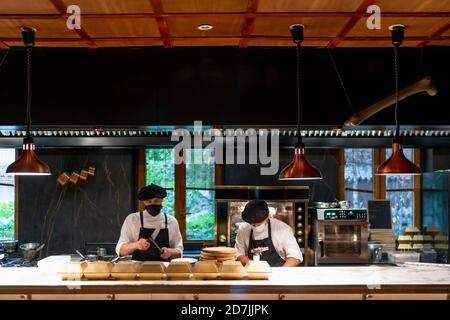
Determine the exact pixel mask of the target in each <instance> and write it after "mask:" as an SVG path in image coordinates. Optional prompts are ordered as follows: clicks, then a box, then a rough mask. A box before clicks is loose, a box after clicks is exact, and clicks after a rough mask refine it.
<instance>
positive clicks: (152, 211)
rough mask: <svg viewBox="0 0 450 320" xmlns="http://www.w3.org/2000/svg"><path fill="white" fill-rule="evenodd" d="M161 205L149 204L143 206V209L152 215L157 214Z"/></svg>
mask: <svg viewBox="0 0 450 320" xmlns="http://www.w3.org/2000/svg"><path fill="white" fill-rule="evenodd" d="M161 208H162V205H160V204H151V205H149V206H145V210H147V212H148V213H150V214H151V215H152V216H153V217H155V216H157V215H158V214H159V213H160V212H161Z"/></svg>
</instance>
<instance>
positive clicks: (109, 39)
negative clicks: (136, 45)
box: [0, 36, 450, 43]
mask: <svg viewBox="0 0 450 320" xmlns="http://www.w3.org/2000/svg"><path fill="white" fill-rule="evenodd" d="M91 39H92V40H93V41H114V40H118V41H120V40H130V41H142V40H161V38H160V37H99V38H91ZM171 39H172V40H177V41H192V40H208V39H210V40H220V39H222V40H224V39H234V40H240V39H241V37H236V36H231V37H223V36H211V37H206V36H202V37H172V38H171ZM332 39H334V37H305V41H330V40H332ZM249 40H262V41H273V40H292V38H291V37H289V36H250V39H249ZM390 40H391V37H390V36H385V37H361V36H359V37H345V38H344V40H343V41H373V42H376V41H390ZM404 40H405V41H426V40H430V41H436V40H450V36H436V37H427V36H423V37H420V36H414V37H405V39H404ZM9 41H12V42H16V41H20V42H22V38H18V37H15V38H5V37H0V43H1V42H9ZM36 41H37V42H39V41H43V42H79V41H84V39H80V38H36Z"/></svg>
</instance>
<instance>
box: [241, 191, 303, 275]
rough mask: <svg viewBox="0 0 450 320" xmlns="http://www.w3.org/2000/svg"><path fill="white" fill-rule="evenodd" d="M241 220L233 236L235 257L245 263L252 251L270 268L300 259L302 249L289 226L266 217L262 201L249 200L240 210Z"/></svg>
mask: <svg viewBox="0 0 450 320" xmlns="http://www.w3.org/2000/svg"><path fill="white" fill-rule="evenodd" d="M242 220H244V221H245V222H246V223H242V224H241V225H240V226H239V229H238V232H237V236H236V245H235V247H236V249H237V255H236V259H237V260H238V261H240V262H241V263H242V264H243V265H246V264H247V263H248V261H249V260H250V259H253V256H254V255H255V254H257V255H260V260H265V261H267V262H268V263H269V265H270V266H271V267H295V266H298V265H299V264H300V263H301V262H302V261H303V256H302V252H301V251H300V248H299V246H298V244H297V241H296V240H295V237H294V234H293V232H292V229H291V227H290V226H289V225H287V224H286V223H284V222H282V221H280V220H278V219H275V218H269V208H268V207H267V203H266V202H265V201H263V200H252V201H250V202H248V203H247V205H246V206H245V208H244V211H243V212H242Z"/></svg>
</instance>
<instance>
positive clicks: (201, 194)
mask: <svg viewBox="0 0 450 320" xmlns="http://www.w3.org/2000/svg"><path fill="white" fill-rule="evenodd" d="M214 223H215V214H214V191H213V190H186V239H188V240H214Z"/></svg>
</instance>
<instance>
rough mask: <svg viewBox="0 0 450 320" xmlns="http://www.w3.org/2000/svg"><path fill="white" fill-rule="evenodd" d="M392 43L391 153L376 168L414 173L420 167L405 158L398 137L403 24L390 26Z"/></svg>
mask: <svg viewBox="0 0 450 320" xmlns="http://www.w3.org/2000/svg"><path fill="white" fill-rule="evenodd" d="M389 29H390V30H391V34H392V44H393V45H394V71H395V125H396V129H395V137H394V140H393V142H392V154H391V156H390V157H389V159H387V160H386V161H385V162H383V163H382V164H381V165H380V166H379V167H378V169H377V174H378V175H416V174H420V168H419V167H418V166H416V165H415V164H414V163H413V162H411V161H410V160H409V159H408V158H406V156H405V154H404V153H403V143H402V139H401V138H400V122H399V120H398V100H399V98H398V95H399V93H398V48H399V47H400V45H401V44H402V42H403V36H404V34H405V26H404V25H401V24H396V25H393V26H390V27H389Z"/></svg>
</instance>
